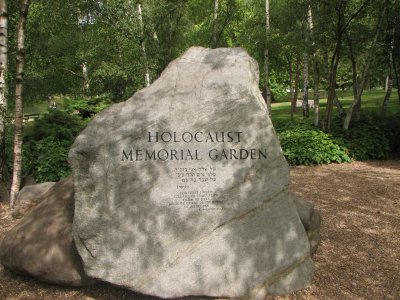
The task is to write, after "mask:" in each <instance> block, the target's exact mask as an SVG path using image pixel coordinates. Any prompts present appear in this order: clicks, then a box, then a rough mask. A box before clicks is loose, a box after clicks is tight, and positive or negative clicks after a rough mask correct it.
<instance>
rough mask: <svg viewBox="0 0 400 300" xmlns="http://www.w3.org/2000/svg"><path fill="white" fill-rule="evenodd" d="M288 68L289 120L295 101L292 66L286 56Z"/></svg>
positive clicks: (291, 118)
mask: <svg viewBox="0 0 400 300" xmlns="http://www.w3.org/2000/svg"><path fill="white" fill-rule="evenodd" d="M286 59H287V62H288V67H289V81H290V84H289V90H290V120H292V121H293V119H294V112H295V109H296V99H295V98H294V87H293V66H292V59H291V58H290V57H289V56H286Z"/></svg>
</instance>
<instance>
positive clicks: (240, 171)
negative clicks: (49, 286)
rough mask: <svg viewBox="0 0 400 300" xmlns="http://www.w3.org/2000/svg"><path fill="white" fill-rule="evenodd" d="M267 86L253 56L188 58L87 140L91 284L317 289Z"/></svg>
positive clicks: (210, 290) (211, 53) (248, 292)
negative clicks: (263, 90)
mask: <svg viewBox="0 0 400 300" xmlns="http://www.w3.org/2000/svg"><path fill="white" fill-rule="evenodd" d="M258 77H259V74H258V65H257V63H256V62H255V61H254V60H253V59H252V58H251V57H250V56H249V55H248V54H247V53H246V52H245V51H244V50H243V49H239V48H234V49H215V50H211V49H205V48H201V47H194V48H190V49H189V50H188V51H187V52H186V53H185V54H184V55H183V56H182V57H180V58H178V59H176V60H175V61H173V62H172V63H170V65H169V66H168V67H167V68H166V70H165V71H164V72H163V73H162V75H161V77H160V78H159V79H158V80H156V81H155V82H154V83H153V84H152V85H151V86H150V87H148V88H145V89H143V90H141V91H139V92H137V93H136V94H135V95H134V96H133V97H132V98H130V99H129V100H127V101H126V102H123V103H119V104H115V105H113V106H112V107H110V108H109V109H107V110H105V111H103V112H101V113H100V114H98V115H97V116H96V117H95V118H94V120H93V121H92V122H90V124H89V125H88V126H87V128H86V129H85V130H84V131H83V132H82V133H81V134H80V135H79V136H78V138H77V139H76V141H75V143H74V145H73V146H72V148H71V151H70V154H69V159H70V163H71V166H72V169H73V173H74V180H75V189H76V203H75V218H74V222H73V236H74V238H75V242H76V246H77V248H78V251H79V254H80V255H81V257H82V259H83V263H84V267H85V270H86V272H87V273H88V274H89V275H90V276H92V277H96V278H99V279H101V280H105V281H108V282H111V283H112V284H115V285H119V286H122V287H126V288H128V289H131V290H134V291H137V292H140V293H143V294H148V295H155V296H159V297H163V298H173V297H180V296H185V295H203V296H224V297H241V298H244V299H262V298H263V297H265V295H267V294H284V293H288V292H291V291H294V290H296V289H300V288H303V287H304V286H307V285H308V284H310V282H311V279H312V276H313V262H312V260H311V259H310V245H309V241H308V238H307V234H306V232H305V230H304V227H303V225H302V223H301V221H300V218H299V215H298V213H297V210H296V206H295V205H294V203H293V200H292V198H291V197H290V195H289V194H288V185H289V168H288V164H287V162H286V160H285V158H284V156H283V154H282V150H281V148H280V144H279V141H278V138H277V136H276V134H275V130H274V128H273V125H272V123H271V120H270V118H269V116H268V113H267V107H266V105H265V103H264V100H263V98H262V96H261V93H260V91H259V88H258V79H259V78H258Z"/></svg>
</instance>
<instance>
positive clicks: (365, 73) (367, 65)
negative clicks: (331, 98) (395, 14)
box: [343, 0, 388, 130]
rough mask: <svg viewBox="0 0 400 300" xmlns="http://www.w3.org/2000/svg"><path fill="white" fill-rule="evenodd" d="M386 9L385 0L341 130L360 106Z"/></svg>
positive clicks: (346, 127)
mask: <svg viewBox="0 0 400 300" xmlns="http://www.w3.org/2000/svg"><path fill="white" fill-rule="evenodd" d="M387 7H388V0H385V2H384V6H383V9H382V13H381V15H380V17H379V19H378V22H377V26H376V31H375V35H374V38H373V40H372V43H371V46H370V48H369V50H368V54H367V58H366V60H365V67H364V70H363V72H362V76H361V79H360V82H359V83H358V82H357V79H355V80H356V82H355V83H353V84H356V87H355V88H354V89H355V90H356V91H357V93H356V95H355V97H354V99H353V102H352V103H351V105H350V108H349V110H348V112H347V114H346V117H345V119H344V122H343V128H344V129H345V130H347V129H349V126H350V122H351V120H352V118H353V115H354V112H355V110H356V107H357V106H359V105H360V104H361V96H362V94H363V91H364V86H365V82H366V80H367V77H368V74H369V71H370V68H371V65H372V61H373V57H374V51H375V46H376V43H377V41H378V38H379V36H380V33H381V27H382V23H383V20H384V17H385V14H386V11H387ZM353 80H354V77H353Z"/></svg>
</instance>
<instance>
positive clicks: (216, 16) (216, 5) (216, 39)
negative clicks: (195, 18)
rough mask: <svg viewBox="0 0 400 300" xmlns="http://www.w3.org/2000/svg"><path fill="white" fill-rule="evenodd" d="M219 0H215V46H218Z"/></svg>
mask: <svg viewBox="0 0 400 300" xmlns="http://www.w3.org/2000/svg"><path fill="white" fill-rule="evenodd" d="M217 20H218V0H214V32H213V44H214V48H217V46H218V22H217Z"/></svg>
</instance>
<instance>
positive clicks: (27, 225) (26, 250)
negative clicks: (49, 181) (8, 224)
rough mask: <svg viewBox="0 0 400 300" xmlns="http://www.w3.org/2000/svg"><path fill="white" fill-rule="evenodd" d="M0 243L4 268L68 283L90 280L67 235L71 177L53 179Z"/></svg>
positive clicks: (70, 221)
mask: <svg viewBox="0 0 400 300" xmlns="http://www.w3.org/2000/svg"><path fill="white" fill-rule="evenodd" d="M40 200H42V199H39V202H40V204H38V205H37V206H36V207H35V208H34V209H33V210H32V211H31V212H30V213H29V214H27V215H26V216H25V217H24V218H23V219H22V220H21V222H20V223H19V224H18V225H16V226H15V227H14V228H13V229H11V231H9V232H8V233H7V235H6V236H5V237H4V239H3V241H2V242H1V244H0V262H1V264H3V265H4V266H5V267H6V268H7V269H9V270H11V271H13V272H16V273H21V274H25V275H31V276H33V277H35V278H37V279H39V280H42V281H46V282H50V283H56V284H61V285H68V286H70V285H71V286H81V285H88V284H91V283H93V282H94V280H93V279H91V278H89V277H88V276H87V275H86V274H85V272H84V270H83V266H82V260H81V258H80V256H79V255H78V252H77V250H76V247H75V243H74V241H73V239H72V236H71V226H72V219H73V215H74V201H75V200H74V187H73V183H72V178H71V177H69V178H65V179H62V180H60V181H59V182H58V183H56V184H55V185H54V186H53V187H52V188H51V189H50V190H49V191H48V192H47V193H46V194H45V195H44V199H43V200H42V201H40Z"/></svg>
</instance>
